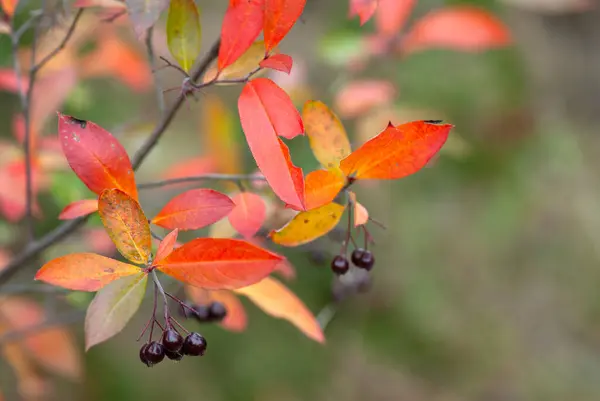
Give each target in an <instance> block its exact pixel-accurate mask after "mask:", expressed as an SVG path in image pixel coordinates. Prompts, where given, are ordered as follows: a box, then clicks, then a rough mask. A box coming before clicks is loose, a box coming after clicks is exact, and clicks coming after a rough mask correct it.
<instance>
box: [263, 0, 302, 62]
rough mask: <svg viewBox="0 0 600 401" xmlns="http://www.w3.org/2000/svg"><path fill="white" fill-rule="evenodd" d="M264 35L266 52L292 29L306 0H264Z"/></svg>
mask: <svg viewBox="0 0 600 401" xmlns="http://www.w3.org/2000/svg"><path fill="white" fill-rule="evenodd" d="M264 2H265V7H264V9H265V16H264V36H265V46H266V47H267V52H269V51H270V50H271V49H273V48H274V47H275V46H277V45H278V44H279V42H281V40H282V39H283V38H284V37H285V36H286V35H287V34H288V32H289V31H290V30H291V29H292V27H293V26H294V24H295V23H296V21H297V20H298V18H300V16H301V15H302V11H303V10H304V6H305V5H306V0H264Z"/></svg>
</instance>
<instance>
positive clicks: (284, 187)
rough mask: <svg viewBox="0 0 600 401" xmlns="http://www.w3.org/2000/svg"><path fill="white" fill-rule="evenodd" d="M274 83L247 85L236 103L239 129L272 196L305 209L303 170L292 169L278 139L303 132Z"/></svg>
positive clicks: (261, 81) (263, 80)
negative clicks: (244, 136)
mask: <svg viewBox="0 0 600 401" xmlns="http://www.w3.org/2000/svg"><path fill="white" fill-rule="evenodd" d="M282 94H283V95H285V92H283V90H281V88H279V87H278V86H277V85H275V84H274V83H273V81H271V80H269V79H266V78H257V79H254V80H252V81H250V82H248V83H247V84H246V85H245V86H244V89H243V90H242V93H241V94H240V98H239V100H238V111H239V114H240V120H241V123H242V128H243V130H244V133H245V134H246V140H247V142H248V146H249V147H250V150H251V151H252V156H254V160H255V161H256V164H257V165H258V168H259V169H260V171H261V172H262V173H263V175H264V176H265V178H266V179H267V182H268V183H269V185H270V186H271V188H272V189H273V192H275V194H276V195H277V196H279V198H281V200H283V201H284V202H285V203H287V204H288V205H290V206H292V207H295V208H298V209H303V208H304V204H303V203H304V182H303V181H304V179H303V174H302V169H300V168H298V167H296V166H294V165H293V164H292V160H291V158H290V152H289V149H288V147H287V146H286V145H285V144H284V143H283V142H282V141H281V139H279V138H278V137H277V135H278V134H279V135H283V136H284V137H292V136H295V135H297V134H299V133H302V131H303V130H304V129H303V127H302V121H301V119H300V114H299V113H298V111H297V110H296V109H295V107H294V106H293V104H292V103H291V101H290V99H289V97H287V95H285V97H282Z"/></svg>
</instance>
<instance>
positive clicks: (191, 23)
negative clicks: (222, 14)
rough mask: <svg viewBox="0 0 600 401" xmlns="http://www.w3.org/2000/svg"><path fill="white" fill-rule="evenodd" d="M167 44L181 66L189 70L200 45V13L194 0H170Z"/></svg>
mask: <svg viewBox="0 0 600 401" xmlns="http://www.w3.org/2000/svg"><path fill="white" fill-rule="evenodd" d="M167 45H168V46H169V51H170V52H171V54H172V55H173V57H175V60H177V62H178V63H179V65H180V66H181V68H183V69H184V70H185V71H186V72H190V69H191V68H192V65H193V64H194V60H196V57H197V56H198V54H199V53H200V47H201V45H202V30H201V28H200V14H199V12H198V8H197V7H196V3H195V2H194V0H171V3H170V5H169V14H168V16H167Z"/></svg>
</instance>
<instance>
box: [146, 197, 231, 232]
mask: <svg viewBox="0 0 600 401" xmlns="http://www.w3.org/2000/svg"><path fill="white" fill-rule="evenodd" d="M234 206H235V204H234V203H233V201H232V200H231V199H230V198H229V197H228V196H227V195H225V194H223V193H221V192H219V191H215V190H214V189H205V188H201V189H191V190H189V191H186V192H184V193H182V194H179V195H177V196H176V197H174V198H173V199H171V200H170V201H169V202H168V203H167V204H166V205H165V206H164V207H163V208H162V209H161V211H160V212H158V214H157V215H156V217H154V218H153V219H152V223H153V224H156V225H157V226H160V227H164V228H168V229H170V230H173V229H175V228H178V229H180V230H197V229H199V228H202V227H206V226H208V225H210V224H213V223H214V222H216V221H219V220H221V219H222V218H223V217H225V216H227V215H228V214H229V213H230V212H231V210H232V209H233V207H234Z"/></svg>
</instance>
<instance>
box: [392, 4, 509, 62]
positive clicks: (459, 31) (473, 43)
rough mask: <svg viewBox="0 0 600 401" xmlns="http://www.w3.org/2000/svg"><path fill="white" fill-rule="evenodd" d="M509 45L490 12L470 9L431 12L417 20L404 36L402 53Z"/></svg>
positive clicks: (498, 23)
mask: <svg viewBox="0 0 600 401" xmlns="http://www.w3.org/2000/svg"><path fill="white" fill-rule="evenodd" d="M510 43H511V37H510V33H509V31H508V29H507V27H506V25H505V24H504V23H503V22H502V21H500V20H499V19H498V18H496V17H495V16H494V15H492V14H491V13H489V12H487V11H485V10H482V9H479V8H476V7H473V6H466V5H465V6H451V7H445V8H442V9H439V10H434V11H431V12H429V13H428V14H426V15H425V16H424V17H422V18H421V19H419V20H418V21H417V22H416V23H415V24H414V25H413V27H412V29H411V30H410V31H409V32H408V33H407V34H406V37H405V38H404V42H403V44H402V45H401V46H402V47H401V48H402V49H403V51H406V52H414V51H417V50H423V49H431V48H436V49H440V48H441V49H453V50H461V51H480V50H486V49H490V48H497V47H504V46H508V45H509V44H510Z"/></svg>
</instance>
